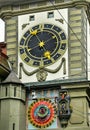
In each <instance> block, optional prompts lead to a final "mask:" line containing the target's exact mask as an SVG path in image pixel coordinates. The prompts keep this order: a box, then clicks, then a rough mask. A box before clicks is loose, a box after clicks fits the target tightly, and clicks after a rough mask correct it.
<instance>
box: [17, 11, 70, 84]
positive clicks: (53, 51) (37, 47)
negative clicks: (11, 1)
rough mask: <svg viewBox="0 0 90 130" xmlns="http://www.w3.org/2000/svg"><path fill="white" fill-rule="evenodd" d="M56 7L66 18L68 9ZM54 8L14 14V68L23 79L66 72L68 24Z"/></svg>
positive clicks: (52, 77)
mask: <svg viewBox="0 0 90 130" xmlns="http://www.w3.org/2000/svg"><path fill="white" fill-rule="evenodd" d="M58 11H59V12H60V14H61V15H63V17H64V20H65V21H67V22H68V9H61V10H58ZM58 11H57V10H50V11H44V12H37V13H31V14H25V15H21V16H18V32H19V33H18V35H19V36H18V72H19V77H20V78H21V80H22V81H23V82H37V81H40V82H41V81H49V80H55V79H60V78H61V79H62V78H66V77H67V76H68V25H67V24H66V23H67V22H65V21H64V20H63V19H62V17H61V15H60V14H59V13H58Z"/></svg>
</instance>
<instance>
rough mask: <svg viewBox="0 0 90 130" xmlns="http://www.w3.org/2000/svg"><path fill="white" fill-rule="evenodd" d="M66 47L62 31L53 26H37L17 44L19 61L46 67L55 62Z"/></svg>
mask: <svg viewBox="0 0 90 130" xmlns="http://www.w3.org/2000/svg"><path fill="white" fill-rule="evenodd" d="M66 47H67V39H66V35H65V33H64V31H63V30H62V29H61V28H60V27H58V26H56V25H53V24H47V23H46V24H42V25H41V24H38V25H36V26H34V27H32V28H30V29H29V30H27V32H26V33H25V34H24V35H23V37H22V38H21V41H20V44H19V53H20V56H21V59H22V60H23V61H24V62H25V63H26V64H28V65H30V66H34V67H38V66H41V65H43V66H48V65H51V64H53V63H55V61H57V60H58V59H59V58H60V57H61V56H62V55H63V54H64V53H65V50H66Z"/></svg>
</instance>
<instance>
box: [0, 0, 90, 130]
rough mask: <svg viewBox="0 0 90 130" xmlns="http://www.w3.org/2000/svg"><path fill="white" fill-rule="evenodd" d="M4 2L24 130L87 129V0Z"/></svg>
mask: <svg viewBox="0 0 90 130" xmlns="http://www.w3.org/2000/svg"><path fill="white" fill-rule="evenodd" d="M5 1H6V3H5V2H3V1H2V2H1V4H0V10H1V11H0V17H1V18H2V19H3V20H4V21H5V41H6V43H7V55H8V57H9V61H11V62H12V61H13V63H14V65H13V68H14V71H15V72H16V73H17V75H18V78H19V79H20V80H21V82H22V83H24V85H25V89H26V104H25V105H26V109H25V108H24V109H25V111H26V122H25V123H26V126H25V127H26V130H36V129H40V130H43V129H45V130H46V129H47V130H50V129H54V130H59V129H61V130H63V129H66V130H78V129H81V130H89V128H90V126H89V125H90V124H89V120H90V119H89V106H90V87H89V86H90V73H89V64H90V54H89V50H90V45H89V42H90V39H89V36H90V33H89V26H90V25H89V23H90V15H89V14H90V2H89V0H60V1H59V0H27V1H24V0H20V1H18V0H14V1H12V0H5ZM20 119H21V117H20ZM23 125H24V124H23ZM2 129H3V128H2ZM13 130H15V129H13ZM17 130H19V128H17Z"/></svg>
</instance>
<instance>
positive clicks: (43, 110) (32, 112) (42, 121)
mask: <svg viewBox="0 0 90 130" xmlns="http://www.w3.org/2000/svg"><path fill="white" fill-rule="evenodd" d="M55 118H56V106H55V104H54V103H53V102H52V101H51V100H49V99H45V98H44V99H43V98H42V99H37V100H36V101H35V102H33V103H32V104H31V105H30V106H29V108H28V120H29V122H30V123H31V124H32V125H33V126H35V127H37V128H46V127H48V126H50V125H52V123H53V122H54V121H55Z"/></svg>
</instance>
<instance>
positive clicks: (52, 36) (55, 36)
mask: <svg viewBox="0 0 90 130" xmlns="http://www.w3.org/2000/svg"><path fill="white" fill-rule="evenodd" d="M52 38H53V39H54V38H56V36H55V35H54V36H52V37H51V38H49V39H48V40H46V41H45V42H44V43H46V42H49V41H50V40H52Z"/></svg>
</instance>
